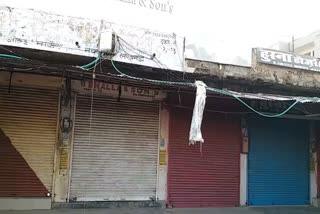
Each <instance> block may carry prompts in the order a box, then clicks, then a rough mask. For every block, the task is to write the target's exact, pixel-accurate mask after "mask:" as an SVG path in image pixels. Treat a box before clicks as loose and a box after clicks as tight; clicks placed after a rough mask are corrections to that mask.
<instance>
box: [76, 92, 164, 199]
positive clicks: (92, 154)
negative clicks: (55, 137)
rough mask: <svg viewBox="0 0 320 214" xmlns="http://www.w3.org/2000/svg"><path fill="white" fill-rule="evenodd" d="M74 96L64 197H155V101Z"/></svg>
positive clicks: (156, 127) (156, 106) (156, 117)
mask: <svg viewBox="0 0 320 214" xmlns="http://www.w3.org/2000/svg"><path fill="white" fill-rule="evenodd" d="M90 102H91V98H90V97H85V96H78V98H77V106H76V119H75V133H74V136H75V137H74V143H73V158H72V173H71V174H72V176H71V193H70V199H71V200H77V201H113V200H150V199H151V198H155V196H156V180H157V179H156V177H157V152H158V129H159V127H158V126H159V108H158V104H156V103H148V102H141V101H129V100H121V101H120V102H117V100H115V99H109V98H105V97H94V102H93V111H92V125H91V131H90V132H89V127H90V119H89V118H90V105H91V104H90Z"/></svg>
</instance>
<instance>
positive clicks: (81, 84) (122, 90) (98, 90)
mask: <svg viewBox="0 0 320 214" xmlns="http://www.w3.org/2000/svg"><path fill="white" fill-rule="evenodd" d="M92 84H93V81H92V80H82V81H78V80H74V81H72V88H73V90H74V91H76V92H78V93H80V94H85V95H91V94H92ZM93 93H94V95H99V96H109V97H114V98H128V99H134V100H142V101H160V100H163V99H164V98H165V97H166V93H164V92H162V91H160V90H153V89H149V88H144V87H135V86H126V85H119V84H114V83H106V82H99V81H94V87H93Z"/></svg>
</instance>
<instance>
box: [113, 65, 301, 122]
mask: <svg viewBox="0 0 320 214" xmlns="http://www.w3.org/2000/svg"><path fill="white" fill-rule="evenodd" d="M111 64H112V67H113V68H114V69H115V70H116V71H117V72H118V73H119V74H121V75H122V76H125V77H127V78H130V79H135V80H141V81H144V80H145V81H149V82H154V83H162V84H168V85H185V86H195V85H194V84H193V83H188V82H171V81H163V80H152V79H146V78H139V77H133V76H130V75H128V74H125V73H123V72H121V71H120V70H119V69H118V68H117V67H116V66H115V64H114V62H113V60H111ZM206 88H207V89H208V90H210V91H213V92H216V93H220V94H223V95H227V96H231V97H233V98H235V99H236V100H238V101H239V102H240V103H242V104H243V105H244V106H246V107H247V108H248V109H250V110H251V111H253V112H254V113H257V114H258V115H260V116H263V117H269V118H275V117H281V116H283V115H285V114H286V113H287V112H288V111H290V110H291V109H292V108H293V107H294V106H295V105H297V104H298V103H299V102H300V100H296V101H295V102H294V103H293V104H292V105H290V106H289V108H287V109H286V110H284V111H283V112H281V113H278V114H265V113H261V112H259V111H257V110H255V109H254V108H252V107H251V106H250V105H248V104H247V103H246V102H245V101H243V100H242V99H241V98H240V97H238V96H236V95H234V94H232V93H230V92H228V91H225V90H221V89H218V88H212V87H208V86H207V87H206Z"/></svg>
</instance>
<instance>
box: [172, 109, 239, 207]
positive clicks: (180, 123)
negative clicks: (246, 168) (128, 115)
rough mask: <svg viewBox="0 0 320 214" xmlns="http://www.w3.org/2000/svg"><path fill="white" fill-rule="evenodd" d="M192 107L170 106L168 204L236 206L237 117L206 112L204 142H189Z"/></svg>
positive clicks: (203, 128) (237, 180) (237, 175)
mask: <svg viewBox="0 0 320 214" xmlns="http://www.w3.org/2000/svg"><path fill="white" fill-rule="evenodd" d="M190 122H191V111H186V110H182V109H172V111H171V113H170V127H169V128H170V131H169V132H170V133H169V175H168V206H169V207H215V206H229V207H230V206H238V205H239V195H240V146H241V129H240V120H239V119H236V120H235V119H230V118H229V119H228V118H227V117H225V116H223V117H221V116H220V117H219V116H217V115H214V114H212V113H211V114H207V113H206V114H205V115H204V119H203V124H202V134H203V137H204V140H205V142H204V144H203V145H202V149H201V148H200V146H199V145H195V146H191V145H190V146H189V145H188V138H189V130H190Z"/></svg>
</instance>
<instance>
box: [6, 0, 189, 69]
mask: <svg viewBox="0 0 320 214" xmlns="http://www.w3.org/2000/svg"><path fill="white" fill-rule="evenodd" d="M153 3H154V7H156V8H157V7H158V6H157V5H158V4H157V3H156V2H155V1H153V0H152V1H150V6H151V5H153ZM159 5H160V4H159ZM161 5H162V4H161ZM161 5H160V6H161ZM161 7H162V6H161ZM166 7H167V6H166ZM168 7H169V8H170V6H168ZM168 10H169V9H168ZM0 17H1V19H0V29H1V33H0V45H7V46H15V47H21V48H30V49H37V50H43V51H51V52H59V53H67V54H74V55H80V56H87V57H98V56H99V44H101V42H100V38H102V39H104V40H103V42H106V43H107V44H114V45H115V46H116V53H114V54H115V55H114V56H113V60H114V61H120V62H126V63H131V64H137V65H143V66H149V67H154V68H160V69H171V70H177V71H183V67H184V43H185V41H184V38H183V37H179V36H177V35H176V34H174V33H162V32H157V31H150V30H147V29H143V28H138V27H132V26H127V25H122V24H114V23H111V22H107V21H104V20H92V19H85V18H79V17H70V16H62V15H57V14H51V13H46V12H42V11H37V10H29V9H17V8H10V7H5V6H0ZM105 32H108V35H109V34H110V33H113V34H114V35H116V38H117V39H116V40H114V41H112V40H111V39H110V41H109V39H108V38H109V37H108V38H105V37H101V35H102V34H103V33H105ZM112 42H114V43H112Z"/></svg>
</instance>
